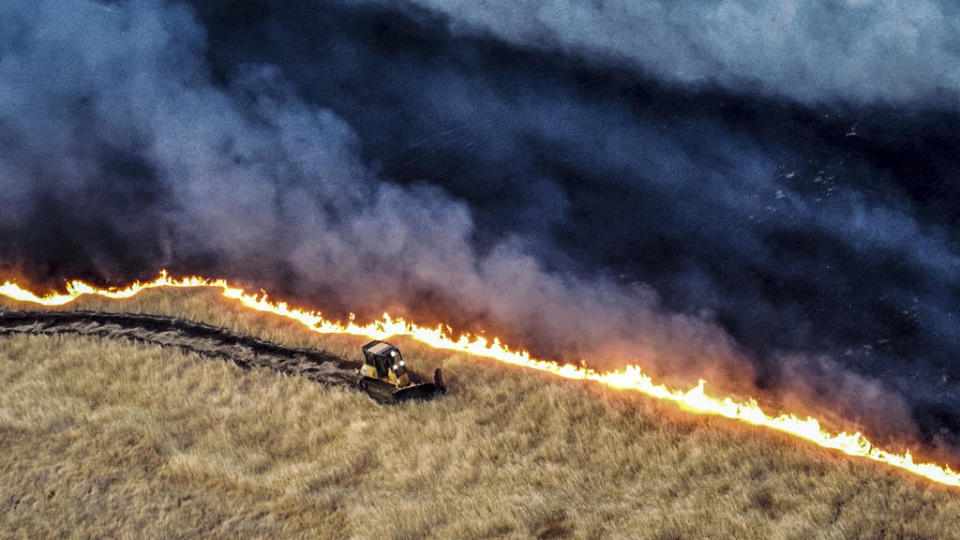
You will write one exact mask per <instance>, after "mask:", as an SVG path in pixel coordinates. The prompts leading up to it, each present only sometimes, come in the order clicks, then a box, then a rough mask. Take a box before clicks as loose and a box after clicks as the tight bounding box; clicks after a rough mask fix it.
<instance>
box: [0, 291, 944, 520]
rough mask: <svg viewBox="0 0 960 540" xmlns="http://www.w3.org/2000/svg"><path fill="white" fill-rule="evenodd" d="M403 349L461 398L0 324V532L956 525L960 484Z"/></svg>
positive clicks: (297, 342)
mask: <svg viewBox="0 0 960 540" xmlns="http://www.w3.org/2000/svg"><path fill="white" fill-rule="evenodd" d="M2 306H6V307H15V308H19V309H24V308H25V306H24V305H17V304H15V303H12V302H5V303H0V307H2ZM70 307H73V308H82V309H102V310H116V311H139V312H149V313H160V314H169V315H175V316H180V317H185V318H189V319H193V320H197V321H202V322H207V323H210V324H215V325H218V326H224V327H227V328H230V329H232V330H235V331H238V332H242V333H246V334H250V335H254V336H258V337H262V338H265V339H269V340H271V341H275V342H278V343H281V344H285V345H292V346H299V347H303V346H309V347H316V348H322V349H325V350H328V351H331V352H334V353H337V354H343V355H347V356H350V357H354V358H356V357H357V356H358V353H359V345H360V344H362V343H363V342H364V341H365V340H363V339H362V338H352V337H344V336H319V335H316V334H313V333H310V332H308V331H307V330H305V329H303V328H301V327H298V326H297V325H296V324H294V323H291V322H289V321H283V320H278V319H276V318H274V317H271V316H268V315H264V314H258V313H253V312H249V311H246V310H243V309H242V308H240V307H239V306H237V305H235V304H232V303H230V302H228V301H225V300H222V299H220V298H219V297H217V295H216V294H215V293H214V292H213V291H203V290H201V291H193V290H177V291H171V290H156V291H147V292H145V293H143V294H142V295H141V296H138V297H136V298H134V299H131V300H127V301H105V300H99V299H83V300H81V301H80V302H79V303H77V304H73V305H71V306H70ZM68 308H69V307H68ZM396 343H397V344H398V345H399V346H400V347H401V349H402V350H404V351H405V356H406V358H407V359H408V362H409V363H410V364H411V365H413V366H414V367H415V368H416V369H418V370H419V371H422V372H424V373H428V372H430V371H432V368H433V367H435V366H442V367H443V369H444V374H445V378H446V379H447V381H448V384H449V385H450V387H451V392H450V393H449V394H448V395H446V396H445V397H443V398H442V399H440V400H437V401H434V402H428V403H408V404H403V405H401V406H392V407H383V406H379V405H376V404H374V403H373V402H372V401H371V400H370V399H368V398H367V397H365V396H364V395H362V394H359V393H356V392H353V391H350V390H344V389H336V388H325V387H322V386H319V385H316V384H313V383H310V382H308V381H305V380H303V379H299V378H295V377H284V376H281V375H278V374H275V373H272V372H267V371H243V370H241V369H239V368H237V367H235V366H233V365H228V364H226V363H223V362H220V361H217V360H212V359H209V358H201V357H198V356H195V355H190V354H185V353H182V352H179V351H177V350H170V349H162V348H159V347H157V346H147V345H137V344H133V343H127V342H120V341H105V340H98V339H91V338H76V337H27V336H21V337H8V338H0V508H2V509H3V510H2V511H0V533H2V534H0V535H2V536H14V537H17V536H19V537H26V538H36V537H50V536H80V537H88V536H106V537H143V536H147V537H162V538H173V537H195V536H198V535H200V536H223V537H236V536H243V537H250V536H262V537H277V536H313V537H330V538H334V537H360V538H418V537H424V536H431V537H456V538H464V537H467V538H474V537H538V536H539V537H566V536H571V537H583V538H595V537H596V538H600V537H630V538H686V537H712V538H729V537H736V538H798V539H799V538H904V537H925V538H951V537H960V492H958V491H957V490H956V489H952V488H944V487H939V486H936V485H933V484H931V483H929V482H927V481H924V480H922V479H918V478H914V477H911V476H909V475H907V474H905V473H901V472H898V471H894V470H890V469H887V468H884V467H883V466H880V465H877V464H874V463H871V462H866V461H863V460H855V459H849V458H846V457H844V456H840V455H837V454H836V453H834V452H830V451H826V450H821V449H819V448H816V447H810V446H809V445H806V444H804V443H802V442H799V441H796V440H794V439H791V438H788V437H787V436H781V435H778V434H775V433H768V432H766V431H762V430H760V429H755V428H751V427H749V426H744V425H740V424H734V423H733V422H730V421H726V420H724V419H721V418H714V417H703V416H693V415H688V414H686V413H683V412H680V411H678V410H676V409H675V408H673V407H672V406H669V405H664V404H660V403H656V402H653V401H651V400H647V399H644V398H642V397H640V396H635V395H632V394H629V393H623V392H616V391H612V390H608V389H605V388H601V387H597V386H596V385H592V384H586V383H573V382H570V381H563V380H556V379H553V378H550V377H549V376H547V375H542V374H538V373H531V372H527V371H524V370H521V369H517V368H511V367H507V366H502V365H494V364H491V363H489V362H487V361H484V360H482V359H475V358H470V357H466V356H463V355H458V354H450V353H445V352H437V351H432V350H429V349H427V348H425V347H423V346H419V345H417V344H414V343H410V342H408V341H406V340H402V339H401V340H397V341H396Z"/></svg>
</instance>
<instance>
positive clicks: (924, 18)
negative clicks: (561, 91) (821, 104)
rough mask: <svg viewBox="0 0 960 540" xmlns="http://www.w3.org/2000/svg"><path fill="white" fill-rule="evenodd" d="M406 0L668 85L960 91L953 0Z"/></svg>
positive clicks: (459, 21) (884, 94)
mask: <svg viewBox="0 0 960 540" xmlns="http://www.w3.org/2000/svg"><path fill="white" fill-rule="evenodd" d="M378 1H379V0H378ZM409 2H410V3H411V4H415V5H418V6H422V7H425V8H428V9H431V10H436V11H438V12H441V13H444V14H445V15H447V16H448V17H449V21H450V26H451V27H452V28H453V29H454V30H455V31H462V32H467V33H472V34H477V35H484V34H486V35H491V36H493V37H495V38H497V39H502V40H505V41H508V42H511V43H515V44H520V45H524V46H532V47H538V48H542V49H548V50H552V49H560V50H563V51H566V52H572V53H574V54H584V55H587V56H591V57H601V58H605V59H606V60H607V61H609V62H611V63H622V62H628V63H632V64H634V65H635V66H636V67H638V68H640V69H642V70H643V71H645V72H646V73H649V74H651V75H652V76H654V77H656V78H658V79H662V80H665V81H670V82H673V83H678V84H700V85H709V84H719V85H721V86H723V87H725V88H729V89H733V90H738V91H747V92H750V93H753V92H756V91H760V92H762V93H766V94H770V95H775V96H785V97H789V98H792V99H796V100H799V101H803V102H818V101H824V100H836V99H843V100H854V101H861V100H862V101H870V102H872V101H890V102H902V101H912V100H916V99H919V98H929V97H932V96H935V95H942V96H943V97H945V98H948V99H950V100H952V101H953V102H956V99H957V97H958V91H960V70H958V69H957V68H956V66H957V65H960V20H958V18H957V14H958V10H960V6H958V5H957V4H956V3H955V2H950V1H943V0H921V1H913V0H846V1H844V0H815V1H810V2H800V1H795V0H776V1H773V2H763V1H757V0H708V1H702V2H673V1H670V0H599V1H598V0H550V1H547V0H517V1H511V2H497V1H475V0H409Z"/></svg>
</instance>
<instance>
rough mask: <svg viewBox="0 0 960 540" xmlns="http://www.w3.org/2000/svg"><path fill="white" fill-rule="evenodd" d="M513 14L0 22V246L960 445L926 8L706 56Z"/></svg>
mask: <svg viewBox="0 0 960 540" xmlns="http://www.w3.org/2000/svg"><path fill="white" fill-rule="evenodd" d="M425 4H426V3H425ZM449 5H453V4H449ZM478 5H479V4H478ZM513 5H515V6H516V7H515V8H514V10H515V12H514V13H513V14H511V13H500V12H498V11H495V10H493V11H490V13H491V14H492V15H491V16H490V17H486V18H484V20H483V21H484V22H483V23H482V24H481V23H478V22H477V20H478V19H476V17H477V13H478V12H475V11H473V9H472V8H471V9H468V10H467V11H466V12H461V13H464V14H463V15H460V16H462V17H464V18H463V19H459V18H457V17H460V16H454V15H452V13H453V11H448V13H447V15H444V14H442V13H434V12H432V11H429V10H426V9H423V8H421V7H415V6H412V5H404V6H403V7H392V6H386V5H380V4H379V3H365V4H363V5H354V4H352V3H343V4H341V3H338V2H314V1H306V0H303V1H295V2H285V3H274V2H265V1H264V2H256V1H247V2H229V3H219V2H196V3H194V4H193V5H186V4H180V3H164V2H160V1H159V0H150V1H147V0H142V1H130V2H110V3H100V2H95V1H93V0H70V1H60V2H52V1H48V2H35V3H25V2H22V3H7V4H4V5H0V189H2V199H0V260H2V261H3V264H4V265H5V267H6V268H7V269H8V270H16V271H19V272H24V273H26V274H28V275H30V276H34V277H36V278H38V279H47V280H55V279H58V278H64V277H74V276H81V277H88V278H91V279H94V280H97V281H100V282H125V281H127V280H129V279H130V278H132V277H150V276H152V275H153V274H154V273H155V271H156V269H157V268H159V267H168V268H170V269H171V270H173V271H175V272H189V273H206V274H217V275H228V276H230V277H234V278H237V279H243V280H248V281H249V282H250V283H252V284H256V285H258V286H263V287H264V288H267V289H269V290H276V291H281V292H283V293H284V294H289V295H292V296H294V297H296V298H300V299H303V300H304V301H311V302H315V303H318V304H320V305H323V306H328V307H329V308H330V309H331V310H332V311H333V312H334V313H342V312H343V311H344V310H348V309H349V310H355V311H358V312H359V313H360V314H361V315H362V316H376V315H377V314H378V313H380V312H382V311H384V310H389V311H391V312H395V313H408V314H413V315H416V316H419V317H421V318H427V319H431V318H435V320H452V321H455V322H457V323H458V324H462V325H464V326H466V327H471V326H472V325H476V326H478V327H486V328H491V329H494V330H496V331H497V332H498V333H500V334H502V335H505V336H507V338H508V340H509V341H511V342H515V343H524V344H528V345H529V346H531V347H533V348H534V350H535V351H537V352H538V353H541V354H544V355H548V356H551V357H556V358H562V359H565V360H576V359H579V358H586V359H589V360H590V361H591V362H592V363H594V364H597V365H603V366H610V365H622V364H623V363H625V362H627V361H639V362H641V363H642V364H644V365H645V366H649V368H650V371H651V372H652V373H654V374H656V375H657V376H658V377H662V378H665V379H667V380H673V381H678V382H679V381H683V382H688V383H689V382H691V381H695V379H696V378H697V377H699V376H703V377H704V378H707V379H708V380H709V381H710V382H711V384H713V383H714V382H716V384H717V385H720V386H722V387H726V388H728V389H730V390H733V391H738V392H744V393H751V394H756V393H758V392H762V393H763V395H764V396H766V397H768V398H769V399H776V400H778V402H779V403H782V404H783V405H784V406H787V407H789V408H790V409H791V410H799V409H802V410H804V411H810V412H816V413H818V414H820V415H821V416H829V417H831V418H836V419H837V420H838V421H843V422H844V423H845V425H847V424H850V423H853V424H855V425H857V426H860V427H864V428H866V429H868V430H869V431H870V432H871V433H876V434H878V435H879V436H886V435H893V436H897V437H901V438H902V437H905V436H920V437H921V438H922V439H923V440H924V441H926V442H930V443H934V444H938V445H946V446H948V447H953V448H955V449H956V448H958V447H960V443H958V439H957V436H958V433H960V402H958V401H957V393H956V392H957V389H958V384H960V364H958V363H957V362H956V360H955V358H957V356H958V354H960V339H958V337H960V335H958V334H960V332H958V330H957V329H956V324H955V323H954V321H953V318H954V315H953V314H954V313H955V312H956V311H957V308H958V292H960V287H958V280H957V278H956V277H955V276H956V275H957V272H956V270H957V268H958V266H960V258H958V249H957V226H958V213H957V212H956V209H957V204H956V201H958V200H960V184H957V183H956V182H955V180H956V179H957V176H958V173H960V153H957V152H956V150H957V149H958V148H960V144H958V143H960V135H958V133H960V115H958V114H957V113H956V110H957V109H956V106H955V99H954V97H955V94H956V90H957V88H956V86H957V84H958V83H957V81H954V80H952V79H950V78H949V77H948V76H947V77H944V78H937V77H935V76H933V74H935V73H939V72H936V70H935V69H934V67H935V66H934V63H935V62H937V61H943V62H946V61H948V60H950V59H952V58H953V56H951V55H954V56H955V55H956V54H957V52H956V51H957V50H958V49H957V48H956V47H952V46H951V43H952V42H951V41H950V39H951V38H950V36H949V35H946V34H944V33H943V31H942V29H943V28H947V27H950V26H949V25H951V24H952V25H954V26H955V25H956V22H955V19H952V18H950V17H947V18H946V19H938V20H936V21H933V22H930V23H929V24H930V25H932V26H931V27H930V28H932V29H933V30H937V31H938V32H940V33H937V32H933V33H931V34H930V35H932V36H934V37H936V36H941V37H942V39H940V38H936V39H928V40H925V41H922V43H921V44H920V45H918V48H916V49H915V50H914V49H907V48H904V46H902V44H898V42H896V41H891V42H890V47H892V48H893V49H892V50H894V51H895V52H898V54H894V55H893V56H886V57H884V56H882V55H881V54H880V53H878V52H877V51H878V50H880V49H876V50H875V49H872V48H870V47H866V48H863V47H860V48H857V47H854V46H853V45H851V43H854V42H856V43H861V42H862V43H869V42H870V39H873V40H874V41H876V40H878V39H881V38H880V37H877V36H878V35H879V34H877V33H876V32H875V31H874V29H875V28H887V27H888V26H889V24H892V23H891V21H892V19H891V18H890V17H888V16H887V15H886V11H885V10H886V9H887V8H886V7H883V8H881V7H878V8H876V9H875V10H874V12H875V13H874V18H873V19H871V20H872V21H874V23H872V24H871V25H867V27H865V28H861V29H859V30H858V29H857V28H853V27H851V28H850V32H851V36H852V37H851V40H852V41H843V40H840V41H837V40H833V41H832V42H831V41H829V40H824V41H823V42H822V43H821V42H818V41H816V39H817V38H816V36H815V35H814V33H813V32H812V31H811V30H810V29H811V28H812V26H811V24H812V23H810V22H809V21H816V20H819V19H818V18H817V16H821V18H822V16H823V13H825V12H818V11H816V10H815V9H814V8H812V7H810V8H803V9H802V10H801V11H802V12H803V14H804V17H803V19H804V20H805V21H808V22H806V23H804V25H801V26H802V28H803V31H799V30H798V31H797V32H795V33H794V34H791V35H792V37H791V39H792V40H793V41H794V42H796V43H799V45H803V47H800V46H799V45H798V49H797V51H795V52H793V53H791V55H788V56H789V58H781V57H778V56H777V55H778V54H780V55H781V56H782V55H783V54H785V53H782V52H780V53H778V52H777V50H778V49H776V48H770V49H768V50H767V52H766V53H765V54H767V55H770V58H765V59H764V58H753V57H749V56H746V57H745V56H743V55H742V54H741V55H739V56H738V58H741V61H742V64H737V65H733V66H731V65H728V64H729V63H728V62H727V61H726V60H725V59H727V57H728V55H730V54H735V53H737V51H738V50H741V49H742V50H746V49H751V50H752V48H753V47H754V45H755V40H761V41H762V40H763V39H767V38H764V36H763V35H759V36H752V37H751V38H750V39H751V40H754V41H750V40H747V41H743V40H739V39H735V37H736V36H734V35H732V34H731V35H730V37H729V39H727V38H723V39H721V37H717V36H724V35H728V34H729V32H730V31H729V28H728V27H727V26H724V25H720V26H718V27H717V28H714V29H713V30H714V31H715V32H713V33H712V34H711V33H704V32H701V31H699V29H701V27H702V25H704V24H708V23H707V22H704V21H706V20H707V19H702V18H701V16H700V15H698V14H693V13H688V14H683V13H679V12H678V13H673V14H672V15H671V17H672V18H673V19H671V20H677V21H687V22H688V23H689V24H687V25H683V24H680V25H675V26H674V33H675V34H676V35H672V36H671V37H670V40H667V41H666V42H664V44H663V46H662V47H660V49H662V50H660V51H659V52H658V51H657V50H652V49H651V47H649V46H647V45H648V44H646V42H645V41H638V42H634V41H631V40H626V41H610V40H609V39H608V40H607V41H605V42H602V43H601V42H598V41H597V39H600V37H601V36H604V35H606V36H610V35H615V33H614V34H611V33H610V32H607V33H606V34H604V33H603V30H604V29H609V28H611V27H610V26H609V25H611V24H614V23H616V24H621V25H626V26H624V27H623V28H624V29H623V30H622V32H621V33H622V34H623V35H630V36H634V35H637V34H638V32H636V31H635V30H636V29H642V28H646V25H652V24H653V22H651V21H654V22H656V21H658V20H659V19H647V18H642V17H641V18H637V19H623V18H622V17H619V16H617V17H614V16H613V15H616V14H617V13H618V12H617V11H616V9H615V8H616V6H617V4H616V3H611V4H610V6H611V7H610V8H605V9H601V10H600V11H601V12H602V13H601V14H600V15H598V14H596V13H593V12H592V11H591V10H593V9H594V8H592V7H590V6H592V5H593V4H587V3H585V2H584V3H583V5H580V4H579V3H578V2H566V3H565V4H564V5H565V6H567V8H565V9H571V10H574V9H575V10H576V12H577V13H578V14H579V15H578V16H577V17H567V18H566V19H564V20H566V21H567V22H566V23H564V24H562V25H561V24H559V23H557V21H559V20H560V19H558V18H556V17H553V18H551V17H540V18H539V19H538V18H536V17H533V18H531V17H532V16H531V15H530V13H534V11H531V10H530V9H531V8H529V7H528V6H529V5H532V4H530V3H527V2H522V3H515V4H513ZM650 5H651V6H657V5H658V4H656V3H651V4H650ZM724 5H726V6H728V7H727V8H725V9H729V6H730V5H734V4H733V3H725V4H724ZM817 5H819V4H817ZM824 5H827V4H824ZM925 5H926V4H925ZM447 6H448V5H447V4H443V5H441V4H439V3H438V4H435V5H434V4H432V3H431V5H429V6H428V7H431V8H438V9H440V10H441V11H442V12H444V11H447ZM927 7H928V8H930V9H933V8H938V9H940V8H942V6H938V5H937V4H929V5H927ZM824 9H826V8H824ZM831 9H832V8H831ZM857 9H861V8H857ZM942 10H944V13H947V14H948V15H952V13H948V11H949V10H946V8H942ZM607 14H611V15H610V16H607ZM814 15H817V16H814ZM578 17H580V18H578ZM582 17H587V18H588V19H589V20H591V21H593V22H592V23H591V24H593V25H594V26H595V27H596V29H597V31H596V32H591V31H590V29H591V28H593V27H594V26H591V25H590V24H586V23H584V22H577V21H581V20H582V19H581V18H582ZM534 20H539V21H541V22H540V23H537V24H539V25H540V26H537V24H533V23H531V22H530V21H534ZM544 21H545V22H544ZM617 21H620V22H617ZM624 21H625V22H624ZM757 21H759V19H757V20H755V21H754V23H755V24H753V25H752V26H751V25H746V26H744V28H746V30H749V29H750V28H753V27H757V26H758V25H760V26H762V24H761V22H762V21H761V22H757ZM830 24H831V25H834V21H833V19H831V23H830ZM839 24H840V23H836V25H839ZM904 24H906V23H904ZM911 24H916V25H922V24H926V23H923V21H919V22H917V21H914V22H913V23H911ZM544 25H545V26H544ZM943 25H947V26H943ZM901 28H903V27H901ZM741 30H743V29H741ZM746 30H743V32H746ZM828 30H829V32H832V33H833V34H836V33H838V32H840V30H841V29H840V27H839V26H830V27H829V28H828ZM717 32H719V34H717ZM904 32H906V30H904ZM639 34H642V32H640V33H639ZM738 35H741V36H743V35H746V34H745V33H744V34H738ZM778 35H779V34H778ZM951 35H955V34H951ZM704 36H712V37H710V39H707V38H705V37H704ZM871 36H873V37H871ZM768 37H769V36H768ZM631 39H634V38H631ZM635 39H642V40H647V39H652V38H651V37H649V36H647V37H642V38H641V37H637V38H635ZM770 39H772V38H770ZM858 40H859V41H858ZM670 43H673V44H676V43H685V44H686V45H685V46H683V47H680V46H679V45H677V46H676V47H673V46H672V45H671V46H668V44H670ZM830 43H835V44H836V43H840V44H841V45H836V48H833V49H832V48H831V47H832V46H831V45H830ZM641 45H643V46H641ZM671 47H673V48H671ZM731 47H732V49H730V48H731ZM737 47H740V49H737ZM804 47H806V48H805V49H804ZM851 47H852V48H851ZM878 47H879V45H878ZM641 50H643V51H645V52H643V53H642V54H641V53H636V54H634V52H635V51H641ZM731 50H732V51H733V52H730V51H731ZM691 51H700V52H699V53H698V54H699V56H697V55H694V53H693V52H691ZM803 51H806V53H803ZM851 51H858V54H859V55H860V56H855V58H856V59H858V60H859V62H860V63H859V64H858V65H859V66H860V68H859V71H857V72H855V73H853V72H844V71H843V68H842V64H843V61H842V58H844V57H845V56H844V55H847V56H849V54H850V53H851ZM904 51H905V52H904ZM911 51H912V52H911ZM900 52H902V54H899V53H900ZM638 55H639V56H638ZM690 55H694V56H690ZM911 55H912V56H911ZM694 57H696V58H699V60H698V63H695V64H690V63H689V62H691V61H692V60H691V59H692V58H694ZM916 57H922V58H923V59H925V62H924V63H918V62H913V63H912V64H911V63H910V62H909V60H911V59H914V58H916ZM778 58H780V60H781V62H780V64H778V65H781V67H782V70H781V71H775V70H772V69H770V68H769V66H770V65H773V63H775V62H774V61H775V60H777V59H778ZM811 58H815V59H816V60H815V61H814V60H811ZM898 60H899V61H898ZM683 62H687V63H686V64H684V63H683ZM765 62H770V63H771V64H769V65H768V64H766V63H765ZM885 62H886V63H885ZM680 65H689V66H691V67H689V69H688V70H687V71H683V72H682V73H680V72H676V70H677V69H680V68H679V67H678V66H680ZM888 65H896V66H899V67H898V70H899V71H898V70H890V69H887V66H888ZM745 66H746V67H745ZM751 66H752V68H751V69H747V68H748V67H751ZM931 66H934V67H931ZM671 70H673V71H671ZM678 73H680V74H678ZM838 73H845V75H844V76H843V77H840V76H839V75H838ZM683 74H685V75H683ZM791 74H794V75H791ZM681 75H683V76H681ZM880 75H882V76H883V77H885V78H878V77H880ZM919 76H923V78H922V80H923V81H924V82H923V83H922V84H921V83H919V82H917V83H915V84H913V85H912V86H910V87H907V86H905V85H904V84H903V81H905V80H908V79H909V80H914V78H916V77H919ZM887 101H890V102H895V103H896V105H895V106H891V105H888V104H887Z"/></svg>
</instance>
